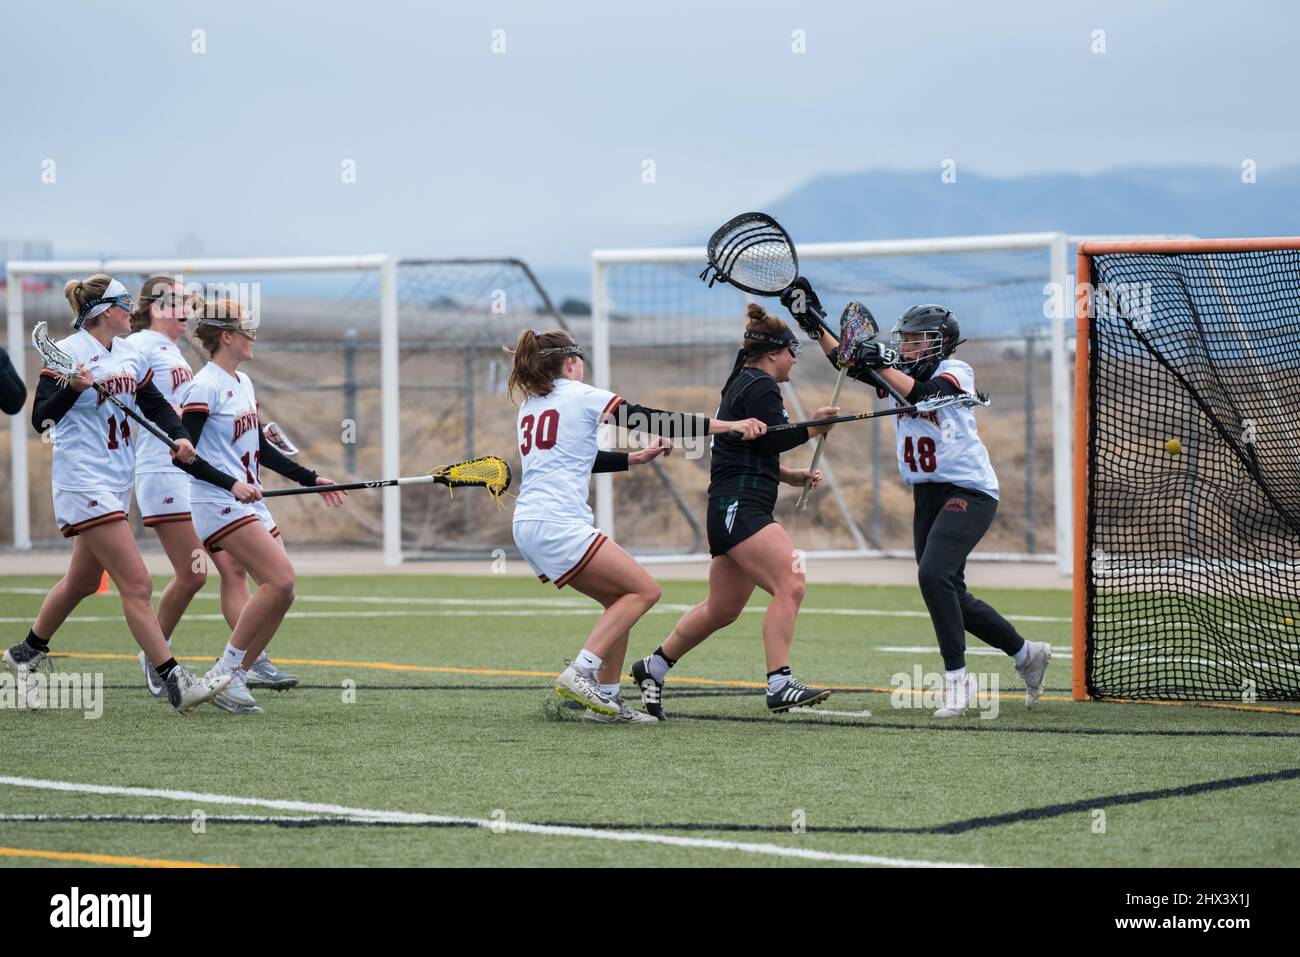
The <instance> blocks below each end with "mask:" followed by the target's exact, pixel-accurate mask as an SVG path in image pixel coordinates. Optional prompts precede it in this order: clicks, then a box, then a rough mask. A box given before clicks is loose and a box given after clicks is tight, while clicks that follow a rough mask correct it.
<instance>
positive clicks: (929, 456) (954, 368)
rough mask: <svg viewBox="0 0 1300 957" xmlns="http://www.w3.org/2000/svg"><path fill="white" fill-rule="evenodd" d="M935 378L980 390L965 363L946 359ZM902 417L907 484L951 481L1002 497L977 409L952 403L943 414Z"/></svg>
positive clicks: (903, 467)
mask: <svg viewBox="0 0 1300 957" xmlns="http://www.w3.org/2000/svg"><path fill="white" fill-rule="evenodd" d="M934 374H935V376H936V377H938V376H942V377H943V378H945V379H948V380H949V381H951V382H952V383H953V384H954V385H956V386H957V388H959V389H961V391H962V392H966V393H968V394H973V393H974V392H975V373H974V372H973V371H972V370H971V367H970V366H968V365H967V364H966V363H964V362H962V361H961V360H960V359H944V360H943V361H942V362H940V363H939V367H938V368H937V369H936V370H935V373H934ZM896 419H897V422H896V430H897V433H898V470H899V472H900V473H901V474H902V476H903V481H904V482H906V483H907V484H908V485H918V484H920V483H921V482H951V483H952V484H953V485H957V486H960V487H961V488H969V489H974V490H976V491H979V492H984V493H985V494H987V495H991V496H993V498H997V497H998V477H997V474H996V473H995V472H994V471H993V465H992V463H990V462H989V452H988V449H986V448H985V447H984V443H983V442H982V441H981V440H980V437H979V431H978V430H977V428H976V426H975V410H974V408H973V407H971V406H964V405H950V406H948V407H947V408H944V409H939V410H938V411H937V412H927V413H926V414H924V415H915V416H913V415H900V416H896Z"/></svg>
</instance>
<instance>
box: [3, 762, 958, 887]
mask: <svg viewBox="0 0 1300 957" xmlns="http://www.w3.org/2000/svg"><path fill="white" fill-rule="evenodd" d="M0 785H9V786H11V787H20V788H33V789H36V790H40V791H62V792H70V793H74V794H104V795H115V796H125V797H143V798H161V799H163V800H166V801H185V802H187V803H191V804H229V805H236V806H244V807H261V808H267V809H269V810H274V811H302V812H306V813H310V814H333V815H337V816H339V817H348V818H352V819H355V820H364V821H386V822H398V823H407V824H460V825H464V826H466V827H476V828H481V829H483V830H488V831H492V832H494V833H501V832H504V831H512V832H515V833H520V834H545V835H548V836H551V837H582V838H588V839H592V840H600V841H621V842H624V843H628V844H664V845H668V846H671V847H698V848H708V849H710V850H718V851H738V852H740V853H742V854H759V855H764V856H767V857H787V858H795V859H799V860H806V861H836V862H841V863H846V864H873V865H877V866H882V867H980V866H982V865H979V864H961V863H952V862H948V861H918V860H911V859H908V858H899V857H879V856H876V855H874V854H839V853H835V852H831V851H815V850H812V849H810V848H802V847H783V846H782V845H779V844H754V843H749V842H745V841H720V840H714V839H712V838H702V837H677V836H675V835H671V834H644V833H641V832H638V831H602V830H600V829H599V828H596V827H562V826H558V825H553V824H529V823H527V822H526V821H506V820H488V819H486V818H475V817H452V816H449V815H444V814H415V813H411V812H408V811H378V810H373V809H370V808H356V807H344V806H343V805H339V804H317V803H315V802H310V801H285V800H268V799H265V798H250V797H237V796H233V795H229V794H206V793H203V792H200V791H172V790H167V789H163V788H139V787H118V786H115V785H107V784H76V783H73V782H70V781H46V780H42V779H40V778H20V777H8V776H0Z"/></svg>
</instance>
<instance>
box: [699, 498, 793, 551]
mask: <svg viewBox="0 0 1300 957" xmlns="http://www.w3.org/2000/svg"><path fill="white" fill-rule="evenodd" d="M775 521H776V519H774V518H773V517H772V513H771V511H770V510H768V509H766V508H764V507H763V506H761V505H756V504H754V503H752V502H746V501H745V500H744V499H737V498H730V497H728V498H711V499H709V514H708V520H707V525H708V531H709V554H710V555H712V556H713V557H714V558H717V557H718V556H719V555H725V554H727V552H729V551H731V550H732V549H733V548H735V547H736V546H737V545H739V544H740V543H741V542H743V541H744V540H745V539H747V538H749V537H750V536H751V535H753V534H754V533H755V532H757V531H760V530H761V529H764V528H766V527H767V526H768V525H771V524H772V523H773V522H775Z"/></svg>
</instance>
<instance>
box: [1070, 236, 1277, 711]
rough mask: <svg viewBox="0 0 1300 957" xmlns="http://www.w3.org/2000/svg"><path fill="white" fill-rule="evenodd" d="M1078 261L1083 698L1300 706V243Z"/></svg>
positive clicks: (1224, 244) (1099, 253)
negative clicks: (1264, 702)
mask: <svg viewBox="0 0 1300 957" xmlns="http://www.w3.org/2000/svg"><path fill="white" fill-rule="evenodd" d="M1078 250H1079V251H1078V280H1079V285H1078V287H1077V323H1078V325H1077V329H1078V336H1079V338H1078V341H1079V343H1080V345H1079V348H1078V349H1077V352H1076V363H1077V369H1076V376H1075V382H1076V389H1077V395H1076V400H1075V410H1076V429H1075V443H1076V449H1075V456H1074V462H1075V469H1076V475H1075V481H1074V493H1075V501H1074V522H1075V536H1074V542H1075V558H1074V576H1075V592H1074V601H1075V608H1074V662H1073V664H1074V674H1073V691H1074V697H1075V699H1076V700H1082V699H1084V698H1087V697H1092V698H1139V699H1200V700H1205V699H1220V700H1223V699H1235V700H1237V701H1242V702H1245V703H1250V702H1252V701H1255V700H1265V699H1273V700H1278V699H1282V700H1293V699H1300V238H1285V239H1225V240H1204V241H1184V240H1176V241H1161V242H1083V243H1080V244H1079V247H1078Z"/></svg>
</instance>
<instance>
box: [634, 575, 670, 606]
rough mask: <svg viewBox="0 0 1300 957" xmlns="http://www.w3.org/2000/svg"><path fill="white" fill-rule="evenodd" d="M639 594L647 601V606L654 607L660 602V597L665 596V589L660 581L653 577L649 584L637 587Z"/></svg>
mask: <svg viewBox="0 0 1300 957" xmlns="http://www.w3.org/2000/svg"><path fill="white" fill-rule="evenodd" d="M637 594H638V595H640V596H641V600H642V601H643V602H645V606H646V608H653V607H654V606H655V605H657V604H659V599H660V598H663V597H664V590H663V589H662V588H661V587H659V583H658V582H657V581H654V580H653V579H651V580H650V581H649V582H648V583H647V584H645V585H643V586H641V587H640V588H638V589H637Z"/></svg>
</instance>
